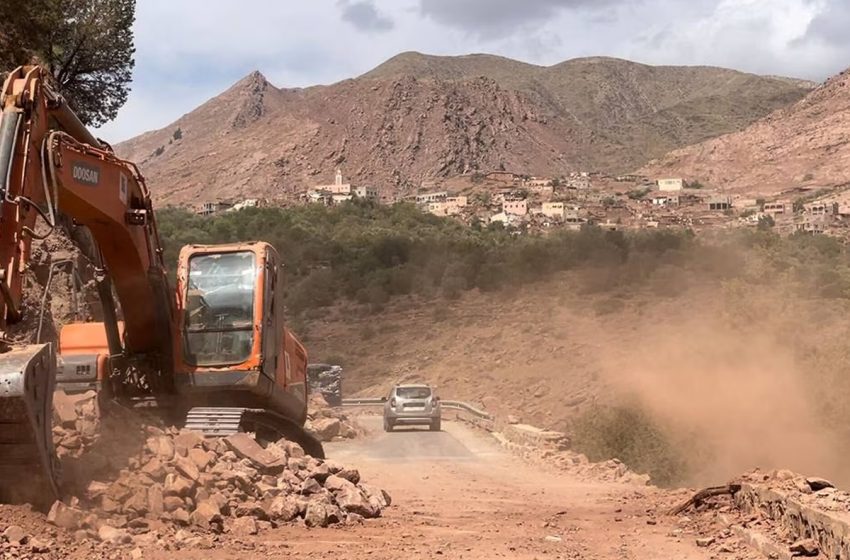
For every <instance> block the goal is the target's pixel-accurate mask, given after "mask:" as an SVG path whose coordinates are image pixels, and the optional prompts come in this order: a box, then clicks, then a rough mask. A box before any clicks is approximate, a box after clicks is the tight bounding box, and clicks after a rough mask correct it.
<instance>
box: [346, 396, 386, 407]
mask: <svg viewBox="0 0 850 560" xmlns="http://www.w3.org/2000/svg"><path fill="white" fill-rule="evenodd" d="M383 405H384V399H382V398H380V397H379V398H364V399H342V406H383Z"/></svg>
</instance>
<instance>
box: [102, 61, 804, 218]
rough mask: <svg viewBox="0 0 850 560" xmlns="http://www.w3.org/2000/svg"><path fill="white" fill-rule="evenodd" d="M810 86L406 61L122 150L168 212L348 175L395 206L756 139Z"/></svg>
mask: <svg viewBox="0 0 850 560" xmlns="http://www.w3.org/2000/svg"><path fill="white" fill-rule="evenodd" d="M809 88H810V85H809V84H806V83H803V82H798V81H792V80H787V79H779V78H772V77H760V76H754V75H749V74H743V73H740V72H734V71H731V70H724V69H719V68H684V67H682V68H679V67H651V66H646V65H642V64H636V63H632V62H628V61H623V60H616V59H607V58H590V59H577V60H570V61H566V62H564V63H561V64H557V65H554V66H551V67H539V66H534V65H528V64H524V63H520V62H517V61H510V60H507V59H502V58H498V57H488V56H485V55H475V56H468V57H430V56H426V55H419V54H417V53H405V54H403V55H399V56H398V57H395V58H393V59H392V60H390V61H388V62H387V63H386V64H384V65H381V66H379V67H378V68H376V69H374V70H373V71H371V72H369V73H367V74H365V75H363V76H360V77H358V78H355V79H350V80H344V81H342V82H339V83H336V84H333V85H330V86H316V87H311V88H306V89H279V88H277V87H275V86H273V85H272V84H270V83H269V81H268V80H267V79H266V78H265V77H263V75H262V74H260V73H259V72H253V73H251V74H250V75H248V76H247V77H245V78H243V79H242V80H240V81H239V82H237V83H236V84H235V85H234V86H233V87H232V88H230V89H229V90H227V91H226V92H224V93H222V94H221V95H219V96H217V97H215V98H213V99H211V100H210V101H208V102H206V103H205V104H203V105H201V106H200V107H198V108H197V109H195V110H194V111H192V112H190V113H188V114H186V115H184V116H183V117H181V118H180V119H178V120H177V121H175V122H174V123H172V124H171V125H168V126H166V127H164V128H162V129H160V130H157V131H152V132H148V133H145V134H142V135H140V136H138V137H136V138H133V139H130V140H128V141H126V142H123V143H121V144H119V145H118V146H116V149H117V151H118V153H119V155H121V156H122V157H126V158H128V159H131V160H133V161H136V162H138V163H139V164H140V165H141V166H142V170H143V172H144V173H145V174H146V175H147V177H148V179H149V183H150V186H151V188H152V191H153V193H154V196H155V197H156V198H157V200H158V202H159V203H165V204H169V203H173V204H188V203H198V202H199V201H201V202H202V201H208V200H210V201H211V200H237V199H242V198H250V197H261V198H267V199H271V200H274V201H276V202H278V203H285V202H292V201H294V200H297V197H298V195H299V194H300V193H303V192H304V191H305V190H306V189H307V188H309V187H312V186H314V185H316V184H323V183H329V182H330V181H331V180H332V178H333V175H334V171H335V170H336V168H338V167H342V168H343V170H344V174H345V176H346V177H350V179H351V181H352V182H353V183H355V184H367V185H374V186H377V187H379V188H381V190H382V194H383V195H385V196H395V195H398V194H404V193H406V192H408V191H410V190H412V189H414V188H416V187H418V186H419V185H420V183H421V182H422V181H427V180H433V179H439V178H443V177H449V176H453V175H458V174H462V173H470V172H474V171H476V170H484V171H489V170H493V169H499V168H507V169H509V170H514V171H517V172H526V173H532V174H562V173H565V172H568V171H570V170H579V169H583V170H604V171H612V172H614V171H617V172H620V171H630V170H632V169H634V168H635V167H637V166H639V165H641V164H643V163H644V162H646V161H647V160H649V159H650V158H652V157H659V156H661V155H663V154H664V153H666V152H668V151H669V150H671V149H674V148H677V147H681V146H684V145H688V144H692V143H695V142H698V141H700V140H704V139H706V138H710V137H714V136H717V135H719V134H723V133H726V132H730V131H733V130H737V129H739V128H741V127H744V126H746V125H748V124H750V123H751V122H753V121H754V120H755V119H757V118H759V117H762V116H764V115H765V114H767V113H768V112H769V111H771V110H773V109H776V108H778V107H782V106H785V105H786V104H788V103H791V102H793V101H796V100H797V99H799V98H800V97H801V96H803V95H804V94H805V93H806V92H807V91H808V90H809Z"/></svg>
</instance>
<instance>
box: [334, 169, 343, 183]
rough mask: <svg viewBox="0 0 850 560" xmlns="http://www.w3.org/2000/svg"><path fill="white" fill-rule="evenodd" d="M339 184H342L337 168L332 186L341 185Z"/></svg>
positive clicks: (340, 171) (340, 173) (339, 171)
mask: <svg viewBox="0 0 850 560" xmlns="http://www.w3.org/2000/svg"><path fill="white" fill-rule="evenodd" d="M341 184H342V170H341V169H339V168H337V170H336V176H335V177H334V185H341Z"/></svg>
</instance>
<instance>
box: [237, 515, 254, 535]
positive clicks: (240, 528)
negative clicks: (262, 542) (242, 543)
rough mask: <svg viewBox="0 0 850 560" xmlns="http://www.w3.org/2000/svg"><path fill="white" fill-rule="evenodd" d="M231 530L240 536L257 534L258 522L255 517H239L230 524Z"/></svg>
mask: <svg viewBox="0 0 850 560" xmlns="http://www.w3.org/2000/svg"><path fill="white" fill-rule="evenodd" d="M230 532H231V533H233V534H234V535H238V536H240V537H247V536H250V535H256V534H257V522H256V521H255V520H254V518H253V517H237V518H236V519H234V520H233V523H232V524H231V525H230Z"/></svg>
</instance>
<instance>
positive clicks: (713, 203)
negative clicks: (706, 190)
mask: <svg viewBox="0 0 850 560" xmlns="http://www.w3.org/2000/svg"><path fill="white" fill-rule="evenodd" d="M708 209H709V210H713V211H716V210H720V211H723V210H731V209H732V197H730V196H727V195H722V194H717V195H713V196H711V197H710V198H709V199H708Z"/></svg>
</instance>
